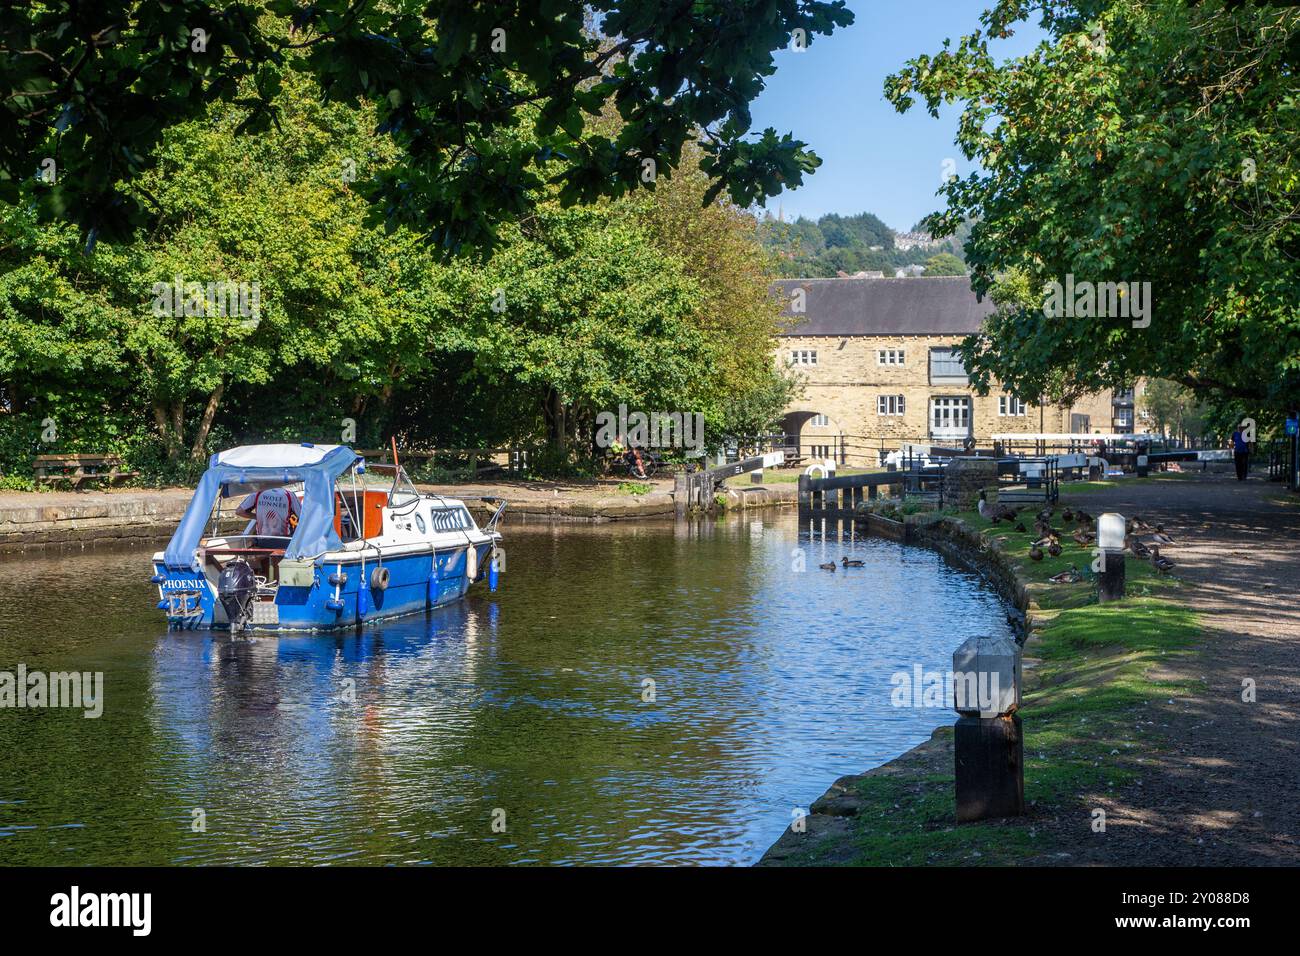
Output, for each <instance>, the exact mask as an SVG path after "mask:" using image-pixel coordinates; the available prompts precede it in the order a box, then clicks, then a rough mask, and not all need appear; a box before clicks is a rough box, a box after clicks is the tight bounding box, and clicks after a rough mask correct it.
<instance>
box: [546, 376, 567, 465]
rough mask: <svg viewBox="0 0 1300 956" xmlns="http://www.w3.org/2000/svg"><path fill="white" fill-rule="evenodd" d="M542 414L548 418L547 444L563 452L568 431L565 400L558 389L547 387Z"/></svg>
mask: <svg viewBox="0 0 1300 956" xmlns="http://www.w3.org/2000/svg"><path fill="white" fill-rule="evenodd" d="M542 414H543V416H544V417H545V419H546V441H547V444H549V445H550V446H551V448H553V449H554V450H555V451H558V452H561V453H562V452H563V451H564V443H565V438H566V437H567V433H566V429H565V427H564V401H563V400H562V399H561V397H560V392H559V390H558V389H554V388H551V389H547V391H546V398H545V400H544V402H543V403H542Z"/></svg>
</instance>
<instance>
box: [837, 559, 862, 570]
mask: <svg viewBox="0 0 1300 956" xmlns="http://www.w3.org/2000/svg"><path fill="white" fill-rule="evenodd" d="M866 563H867V562H865V561H859V560H858V559H857V558H850V557H843V558H840V564H842V565H844V566H845V567H846V568H861V567H865V566H866Z"/></svg>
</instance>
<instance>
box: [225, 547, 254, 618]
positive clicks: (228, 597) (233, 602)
mask: <svg viewBox="0 0 1300 956" xmlns="http://www.w3.org/2000/svg"><path fill="white" fill-rule="evenodd" d="M256 596H257V576H256V575H255V574H253V568H252V567H251V566H250V565H249V563H248V562H247V561H245V560H244V559H243V558H236V559H235V560H233V561H231V562H230V563H229V564H227V565H226V566H225V567H224V568H222V569H221V577H220V578H218V579H217V597H218V598H219V599H220V601H221V606H222V608H224V609H225V612H226V617H228V618H230V630H231V632H232V633H233V632H235V631H242V630H243V629H244V625H245V624H246V623H247V622H248V618H249V615H250V613H251V611H252V606H253V598H255V597H256Z"/></svg>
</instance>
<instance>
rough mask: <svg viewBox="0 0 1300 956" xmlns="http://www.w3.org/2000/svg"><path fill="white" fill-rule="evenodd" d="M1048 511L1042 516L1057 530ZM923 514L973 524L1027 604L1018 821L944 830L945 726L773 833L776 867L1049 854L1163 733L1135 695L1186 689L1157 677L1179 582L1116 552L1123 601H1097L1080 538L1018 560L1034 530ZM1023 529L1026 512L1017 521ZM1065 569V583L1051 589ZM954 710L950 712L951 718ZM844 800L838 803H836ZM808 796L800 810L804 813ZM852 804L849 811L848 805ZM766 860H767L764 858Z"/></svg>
mask: <svg viewBox="0 0 1300 956" xmlns="http://www.w3.org/2000/svg"><path fill="white" fill-rule="evenodd" d="M1059 515H1060V512H1059V509H1058V515H1057V518H1056V519H1055V522H1054V523H1055V524H1056V525H1057V527H1065V528H1066V530H1069V529H1071V528H1072V527H1073V526H1072V525H1063V523H1062V522H1061V521H1060V517H1059ZM936 520H956V521H961V522H962V523H963V524H964V525H965V526H966V527H967V528H971V529H980V530H981V531H983V533H984V537H985V540H986V541H987V543H988V544H989V545H990V546H991V547H995V548H998V549H1000V550H1001V552H1002V553H1003V555H1005V556H1006V558H1008V559H1009V560H1010V561H1011V562H1012V563H1013V565H1014V568H1015V572H1016V574H1017V576H1018V577H1019V578H1020V579H1021V581H1022V582H1024V583H1025V585H1026V587H1027V590H1028V592H1029V594H1030V597H1031V600H1032V602H1033V603H1034V605H1035V607H1033V608H1031V612H1030V615H1031V618H1032V621H1033V624H1034V631H1033V633H1032V635H1031V637H1030V639H1029V641H1028V642H1027V644H1026V648H1025V675H1026V692H1025V693H1024V694H1023V699H1022V711H1021V714H1022V717H1023V720H1024V734H1025V743H1024V754H1025V799H1026V802H1027V804H1028V806H1029V812H1028V813H1027V814H1026V816H1024V817H1021V818H1018V819H1014V820H1008V821H997V822H987V823H978V824H965V825H962V826H957V825H956V824H955V822H954V819H955V805H954V797H953V770H952V731H951V727H950V726H949V727H945V728H942V729H941V730H939V731H938V732H936V734H935V737H934V739H933V740H931V741H930V742H928V743H926V744H924V745H922V747H920V748H918V749H917V750H914V751H912V752H911V753H909V754H907V755H904V756H903V757H901V758H899V760H898V761H895V762H894V763H893V764H891V765H887V766H886V767H884V768H880V769H879V770H877V771H874V772H872V773H869V774H866V775H863V776H860V777H855V778H851V779H850V780H849V781H848V783H847V784H846V787H845V793H844V797H843V799H842V800H841V801H839V802H840V804H841V809H840V810H839V811H838V812H839V813H841V814H843V813H846V812H847V813H849V814H851V815H848V816H845V817H843V818H841V819H837V820H835V821H832V823H833V825H831V826H827V827H825V828H824V829H823V830H822V832H821V833H818V830H817V828H815V827H810V828H809V832H808V835H807V836H806V837H802V838H800V837H797V836H795V835H792V834H787V835H786V836H785V837H784V838H783V839H782V841H781V844H778V847H777V848H774V853H773V856H774V859H773V860H771V861H769V862H779V863H782V864H785V865H826V864H839V865H861V866H915V865H952V866H970V865H980V864H1000V863H1001V864H1005V863H1014V862H1022V861H1026V860H1035V861H1036V862H1052V861H1053V857H1054V856H1055V855H1056V852H1057V850H1058V847H1057V846H1056V843H1057V841H1056V840H1055V839H1054V836H1055V834H1057V833H1060V832H1061V831H1062V828H1065V827H1080V828H1084V829H1086V828H1087V827H1088V826H1089V825H1090V822H1091V813H1092V808H1093V806H1094V802H1093V799H1092V798H1094V797H1095V796H1097V795H1101V794H1104V793H1106V792H1107V791H1111V790H1113V789H1115V788H1117V787H1121V786H1124V785H1125V784H1129V783H1131V782H1133V781H1134V779H1135V777H1136V776H1137V775H1139V774H1140V773H1141V768H1142V764H1143V762H1144V761H1145V760H1147V759H1149V758H1150V756H1151V755H1152V754H1153V753H1155V752H1156V751H1157V750H1158V749H1159V748H1162V747H1163V746H1164V744H1165V742H1164V741H1163V740H1162V738H1161V736H1160V734H1159V733H1158V732H1157V731H1158V725H1157V722H1156V721H1154V720H1153V719H1151V717H1150V715H1149V712H1148V705H1149V702H1151V701H1154V700H1157V699H1159V700H1165V699H1167V698H1170V697H1175V696H1180V695H1182V694H1185V693H1187V692H1188V690H1189V689H1188V688H1187V687H1185V686H1182V685H1180V684H1178V683H1175V682H1172V681H1169V680H1162V679H1161V677H1160V675H1159V673H1158V671H1159V669H1160V665H1161V663H1162V662H1168V661H1169V659H1170V657H1171V656H1174V655H1184V654H1188V653H1191V650H1190V647H1191V645H1192V643H1193V641H1194V640H1195V639H1196V636H1197V634H1198V633H1199V624H1198V622H1197V619H1196V616H1195V615H1194V614H1193V613H1191V612H1190V611H1188V610H1187V609H1186V607H1184V606H1183V604H1182V602H1180V600H1179V592H1180V590H1181V589H1182V588H1183V585H1182V584H1181V583H1180V582H1179V581H1178V580H1177V579H1175V578H1173V577H1170V576H1162V575H1158V574H1157V573H1156V572H1155V570H1154V569H1153V568H1152V567H1151V565H1150V564H1149V563H1146V562H1141V561H1137V560H1134V559H1131V558H1130V559H1129V561H1128V566H1127V575H1128V589H1127V590H1128V595H1129V596H1128V597H1127V598H1126V599H1125V600H1124V601H1122V602H1116V603H1111V604H1106V605H1100V604H1098V603H1097V601H1096V585H1095V581H1094V579H1093V578H1092V576H1091V572H1090V570H1089V569H1090V564H1091V561H1092V553H1091V547H1090V546H1089V547H1081V546H1079V545H1078V544H1076V543H1075V542H1074V541H1073V540H1071V539H1069V538H1068V537H1065V538H1063V540H1062V542H1061V543H1062V547H1063V548H1064V551H1063V553H1062V555H1061V556H1060V557H1059V558H1050V557H1044V559H1043V560H1042V561H1041V562H1035V561H1031V560H1030V559H1029V557H1028V552H1029V544H1030V542H1031V541H1033V540H1034V538H1035V535H1034V534H1033V533H1032V531H1031V532H1029V533H1018V532H1016V531H1013V530H1003V529H1004V528H1006V526H1005V525H998V526H996V527H990V526H989V523H988V522H987V521H984V520H983V519H982V518H980V517H979V515H977V514H975V513H974V512H966V513H960V514H957V515H955V516H950V517H944V518H937V519H936ZM1029 523H1030V524H1032V519H1030V521H1029ZM1071 564H1073V565H1075V566H1076V567H1078V568H1079V569H1080V571H1082V572H1083V573H1084V575H1085V576H1084V579H1083V580H1082V581H1081V582H1080V583H1077V584H1053V583H1051V582H1049V581H1048V578H1049V577H1051V576H1052V575H1054V574H1056V573H1058V572H1060V571H1062V570H1065V569H1066V568H1068V567H1069V566H1070V565H1071ZM954 718H955V715H954ZM845 806H847V807H848V808H849V809H848V810H847V811H846V810H845V809H844V807H845ZM817 809H818V808H817V805H816V804H814V807H813V810H814V813H816V812H817ZM853 810H856V813H853V812H852V811H853ZM776 858H779V859H776Z"/></svg>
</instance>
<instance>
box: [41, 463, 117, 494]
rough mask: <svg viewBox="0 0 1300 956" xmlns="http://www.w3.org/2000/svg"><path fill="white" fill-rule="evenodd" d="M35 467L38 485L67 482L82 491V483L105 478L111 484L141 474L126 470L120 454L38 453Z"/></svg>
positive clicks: (103, 480) (73, 488)
mask: <svg viewBox="0 0 1300 956" xmlns="http://www.w3.org/2000/svg"><path fill="white" fill-rule="evenodd" d="M32 470H33V471H34V472H35V473H36V483H37V484H41V483H42V482H48V483H50V484H54V483H56V482H60V481H66V482H69V483H70V484H71V485H72V490H73V491H80V490H81V485H82V483H83V482H88V481H102V482H104V483H105V484H107V485H110V486H111V485H113V484H116V483H117V482H119V481H126V480H127V479H128V478H134V477H136V476H137V475H138V474H140V473H139V472H138V471H123V470H122V459H121V458H119V457H118V456H117V455H37V456H36V461H35V462H34V463H33V464H32Z"/></svg>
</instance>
